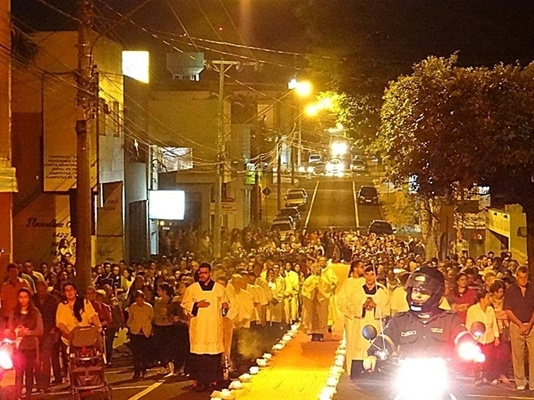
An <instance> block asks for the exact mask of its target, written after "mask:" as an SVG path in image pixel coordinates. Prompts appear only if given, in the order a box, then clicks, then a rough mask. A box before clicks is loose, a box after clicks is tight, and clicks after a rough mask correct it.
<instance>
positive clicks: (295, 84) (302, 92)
mask: <svg viewBox="0 0 534 400" xmlns="http://www.w3.org/2000/svg"><path fill="white" fill-rule="evenodd" d="M287 87H288V89H289V90H294V91H295V93H296V94H297V95H298V96H300V97H308V96H309V95H310V94H311V93H312V91H313V86H312V84H311V83H310V82H308V81H297V80H296V79H295V78H293V79H291V80H290V81H289V82H288V84H287Z"/></svg>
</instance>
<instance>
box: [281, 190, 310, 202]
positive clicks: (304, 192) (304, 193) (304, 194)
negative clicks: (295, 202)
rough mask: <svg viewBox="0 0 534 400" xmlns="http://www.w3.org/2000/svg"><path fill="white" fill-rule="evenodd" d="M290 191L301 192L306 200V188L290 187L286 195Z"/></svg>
mask: <svg viewBox="0 0 534 400" xmlns="http://www.w3.org/2000/svg"><path fill="white" fill-rule="evenodd" d="M291 193H302V197H304V198H305V199H306V200H308V192H306V189H304V188H291V189H288V190H287V193H286V196H288V195H289V194H291Z"/></svg>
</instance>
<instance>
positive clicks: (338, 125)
mask: <svg viewBox="0 0 534 400" xmlns="http://www.w3.org/2000/svg"><path fill="white" fill-rule="evenodd" d="M336 129H338V130H340V131H342V130H343V129H345V127H344V126H343V124H342V123H341V122H338V123H337V124H336Z"/></svg>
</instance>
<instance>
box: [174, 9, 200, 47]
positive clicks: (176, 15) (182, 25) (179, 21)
mask: <svg viewBox="0 0 534 400" xmlns="http://www.w3.org/2000/svg"><path fill="white" fill-rule="evenodd" d="M167 4H168V5H169V8H170V9H171V12H172V14H173V15H174V18H175V19H176V20H177V21H178V23H179V24H180V26H181V27H182V30H183V31H184V33H185V35H186V36H187V37H188V38H189V41H190V42H191V44H192V45H193V46H194V47H195V49H196V50H197V51H200V50H199V49H198V47H197V45H196V44H195V42H194V40H193V39H191V35H189V32H188V31H187V29H186V28H185V25H184V24H183V22H182V20H181V19H180V17H179V16H178V13H177V12H176V10H175V9H174V7H173V6H172V3H171V1H170V0H167Z"/></svg>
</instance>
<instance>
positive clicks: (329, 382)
mask: <svg viewBox="0 0 534 400" xmlns="http://www.w3.org/2000/svg"><path fill="white" fill-rule="evenodd" d="M337 383H338V380H337V378H335V377H333V376H330V377H329V378H328V379H327V380H326V386H330V387H336V386H337Z"/></svg>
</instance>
